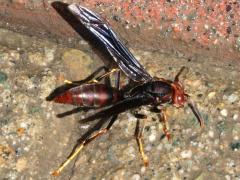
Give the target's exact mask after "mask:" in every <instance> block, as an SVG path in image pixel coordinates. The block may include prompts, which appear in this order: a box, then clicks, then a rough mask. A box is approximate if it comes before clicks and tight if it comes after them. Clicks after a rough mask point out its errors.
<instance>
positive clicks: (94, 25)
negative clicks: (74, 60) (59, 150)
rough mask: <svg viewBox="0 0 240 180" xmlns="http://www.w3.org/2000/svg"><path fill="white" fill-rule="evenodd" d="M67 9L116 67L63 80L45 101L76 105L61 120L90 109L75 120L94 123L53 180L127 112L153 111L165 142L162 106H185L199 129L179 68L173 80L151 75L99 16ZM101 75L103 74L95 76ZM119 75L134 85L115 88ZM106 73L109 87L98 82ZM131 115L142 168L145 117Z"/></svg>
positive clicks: (71, 7) (75, 7)
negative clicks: (112, 78)
mask: <svg viewBox="0 0 240 180" xmlns="http://www.w3.org/2000/svg"><path fill="white" fill-rule="evenodd" d="M68 10H69V11H70V12H71V13H72V14H73V15H74V16H75V17H76V18H77V19H78V20H79V21H80V22H81V23H82V24H83V25H84V26H85V27H86V28H87V29H88V30H89V32H90V33H91V34H92V35H93V36H95V37H96V38H97V39H98V40H99V41H100V42H101V43H102V44H103V45H104V47H105V48H106V49H107V51H108V52H109V53H110V55H111V56H112V59H113V60H114V61H115V63H116V64H117V66H118V68H116V69H114V68H113V69H110V70H109V69H108V68H107V67H100V68H99V69H97V70H96V71H95V72H94V73H93V74H91V75H90V76H89V77H87V78H86V79H84V80H81V81H72V82H67V83H66V84H65V85H64V86H63V87H64V88H63V87H60V88H56V89H55V90H54V91H53V92H52V93H51V94H50V95H49V96H48V97H47V100H48V101H53V102H56V103H63V104H71V105H75V106H77V108H75V109H73V110H71V111H67V112H65V113H62V114H59V115H58V117H64V116H66V115H69V114H72V113H76V112H79V111H81V110H83V109H87V110H89V109H94V112H95V113H91V114H88V115H87V116H86V117H84V118H82V119H81V120H80V122H88V121H92V120H95V119H100V120H99V126H98V129H97V130H94V131H93V132H92V133H90V134H89V135H87V136H86V137H84V138H82V140H81V141H79V142H78V143H77V144H76V146H75V147H74V149H73V151H72V153H71V154H70V155H69V156H68V158H67V160H66V161H64V162H63V163H62V164H61V165H60V166H59V168H58V169H57V170H56V171H54V172H53V175H54V176H57V175H59V174H60V173H61V171H62V170H63V169H64V168H65V167H66V166H67V165H68V164H69V163H70V162H71V160H72V159H74V158H75V157H76V156H77V155H78V154H79V153H80V151H81V150H82V148H83V147H84V146H86V145H87V144H88V143H90V142H91V141H93V140H94V139H96V138H97V137H99V136H100V135H103V134H105V133H107V132H108V131H109V130H110V129H111V127H112V125H113V124H114V122H115V121H116V120H117V116H118V115H119V114H120V113H123V112H125V111H127V110H129V109H135V108H138V107H140V106H146V105H148V106H150V107H151V109H152V110H153V112H157V113H158V114H159V118H160V119H161V121H162V122H164V123H163V131H164V133H165V135H166V137H167V138H168V139H170V134H169V133H168V131H167V128H166V125H165V122H166V116H165V113H164V110H163V108H161V107H163V105H165V104H171V105H173V106H175V107H177V108H181V107H184V105H185V104H187V105H188V106H189V107H190V108H191V110H192V112H193V113H194V115H195V116H196V118H197V120H198V122H199V124H200V126H201V127H203V125H204V120H203V118H202V116H201V114H200V112H199V111H198V109H197V106H196V105H195V103H194V102H193V101H192V100H191V99H190V96H189V95H188V94H186V93H185V90H184V87H183V85H182V83H181V82H180V81H179V76H180V75H181V73H182V72H183V70H184V67H183V68H181V70H180V71H179V73H178V74H177V75H176V76H175V78H174V80H173V81H171V80H166V79H163V78H157V77H152V76H151V75H150V74H149V73H148V72H147V71H146V70H145V69H144V67H143V66H142V65H141V64H140V63H139V62H138V61H137V60H136V58H135V57H134V56H133V54H132V53H131V52H130V51H129V50H128V48H127V47H126V46H125V45H124V44H123V43H122V42H121V40H120V39H119V38H118V36H117V35H116V34H115V32H114V31H113V30H112V28H111V27H110V26H109V25H108V23H106V22H104V21H103V20H102V19H101V18H100V16H99V15H97V14H96V13H94V12H92V11H90V10H89V9H87V8H85V7H82V6H80V5H77V4H71V5H69V6H68ZM101 71H104V72H103V73H102V74H101V75H99V73H100V72H101ZM120 72H123V73H124V74H125V75H126V76H127V77H128V78H129V79H130V80H131V81H133V82H134V83H133V84H134V85H133V86H130V87H129V86H128V87H125V88H124V87H120V85H119V82H120ZM111 74H115V77H116V78H115V85H114V86H111V85H109V83H106V82H105V83H102V80H105V79H109V76H110V75H111ZM159 107H160V108H159ZM136 117H137V124H136V129H135V138H136V141H137V144H138V148H139V152H140V154H141V157H142V159H143V162H144V165H145V166H147V165H148V163H149V162H148V158H147V156H146V155H145V153H144V148H143V142H142V133H143V129H144V120H143V126H141V124H140V123H141V121H140V119H146V116H145V115H142V114H137V113H136ZM104 123H108V124H107V126H106V127H105V128H101V125H102V124H104ZM99 127H100V128H99Z"/></svg>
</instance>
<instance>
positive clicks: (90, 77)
mask: <svg viewBox="0 0 240 180" xmlns="http://www.w3.org/2000/svg"><path fill="white" fill-rule="evenodd" d="M101 71H104V72H105V73H106V72H107V71H108V69H107V67H106V66H101V67H99V68H98V69H97V70H96V71H94V72H93V73H92V74H91V75H89V76H88V77H86V78H85V79H83V80H80V81H69V80H64V82H65V83H66V84H76V85H80V84H83V83H87V82H89V81H91V80H93V79H94V78H95V77H96V76H97V75H98V74H99V73H100V72H101Z"/></svg>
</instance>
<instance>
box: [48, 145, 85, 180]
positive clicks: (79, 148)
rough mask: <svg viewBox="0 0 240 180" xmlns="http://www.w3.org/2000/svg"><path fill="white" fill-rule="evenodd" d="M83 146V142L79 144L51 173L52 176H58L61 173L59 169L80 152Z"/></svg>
mask: <svg viewBox="0 0 240 180" xmlns="http://www.w3.org/2000/svg"><path fill="white" fill-rule="evenodd" d="M83 147H84V143H83V144H80V145H79V146H78V147H77V148H76V150H75V152H74V153H73V154H72V155H71V156H69V157H68V159H67V160H66V161H65V162H64V163H62V165H61V166H60V167H59V168H58V169H57V170H56V171H54V172H53V173H52V175H53V176H59V174H60V173H61V171H62V170H63V169H64V168H65V167H66V166H67V165H68V164H69V163H70V162H71V161H72V160H73V159H74V158H75V157H76V156H77V155H78V154H79V153H80V151H81V150H82V148H83Z"/></svg>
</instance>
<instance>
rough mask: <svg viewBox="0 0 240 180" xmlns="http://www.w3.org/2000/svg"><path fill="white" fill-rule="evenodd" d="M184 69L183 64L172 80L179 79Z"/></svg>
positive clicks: (176, 80)
mask: <svg viewBox="0 0 240 180" xmlns="http://www.w3.org/2000/svg"><path fill="white" fill-rule="evenodd" d="M185 69H186V67H185V66H183V67H182V68H181V69H180V71H179V72H178V73H177V75H176V76H175V79H174V82H178V81H179V76H180V75H181V74H182V72H183V71H184V70H185Z"/></svg>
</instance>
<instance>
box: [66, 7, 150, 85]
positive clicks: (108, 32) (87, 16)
mask: <svg viewBox="0 0 240 180" xmlns="http://www.w3.org/2000/svg"><path fill="white" fill-rule="evenodd" d="M68 9H69V10H70V11H71V12H72V13H73V14H74V15H75V16H76V17H77V18H78V19H79V20H80V22H81V23H82V24H83V25H84V26H85V27H86V28H87V29H88V30H89V31H91V32H92V33H93V34H94V35H95V36H96V37H97V38H98V39H99V40H100V41H101V42H102V43H103V44H104V45H105V47H106V48H107V50H108V52H109V53H110V54H111V56H112V57H113V59H114V61H115V62H116V63H117V64H118V66H119V68H120V69H121V70H122V71H123V72H124V73H125V74H126V75H127V76H128V77H129V78H130V79H132V80H134V81H137V82H139V81H150V80H151V79H152V77H151V76H150V75H149V74H148V73H147V71H146V70H145V69H144V67H143V66H142V65H141V64H140V63H139V62H138V61H137V60H136V58H135V57H134V56H133V54H132V53H131V52H130V51H129V50H128V48H127V47H126V46H125V45H124V44H123V43H122V42H121V41H120V40H119V38H118V37H117V35H116V34H115V33H114V32H113V30H112V29H111V27H109V25H108V24H107V23H105V22H103V21H102V19H101V18H100V17H99V16H98V15H97V14H95V13H93V12H92V11H90V10H88V9H87V8H84V7H82V6H79V5H77V4H71V5H69V6H68Z"/></svg>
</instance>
